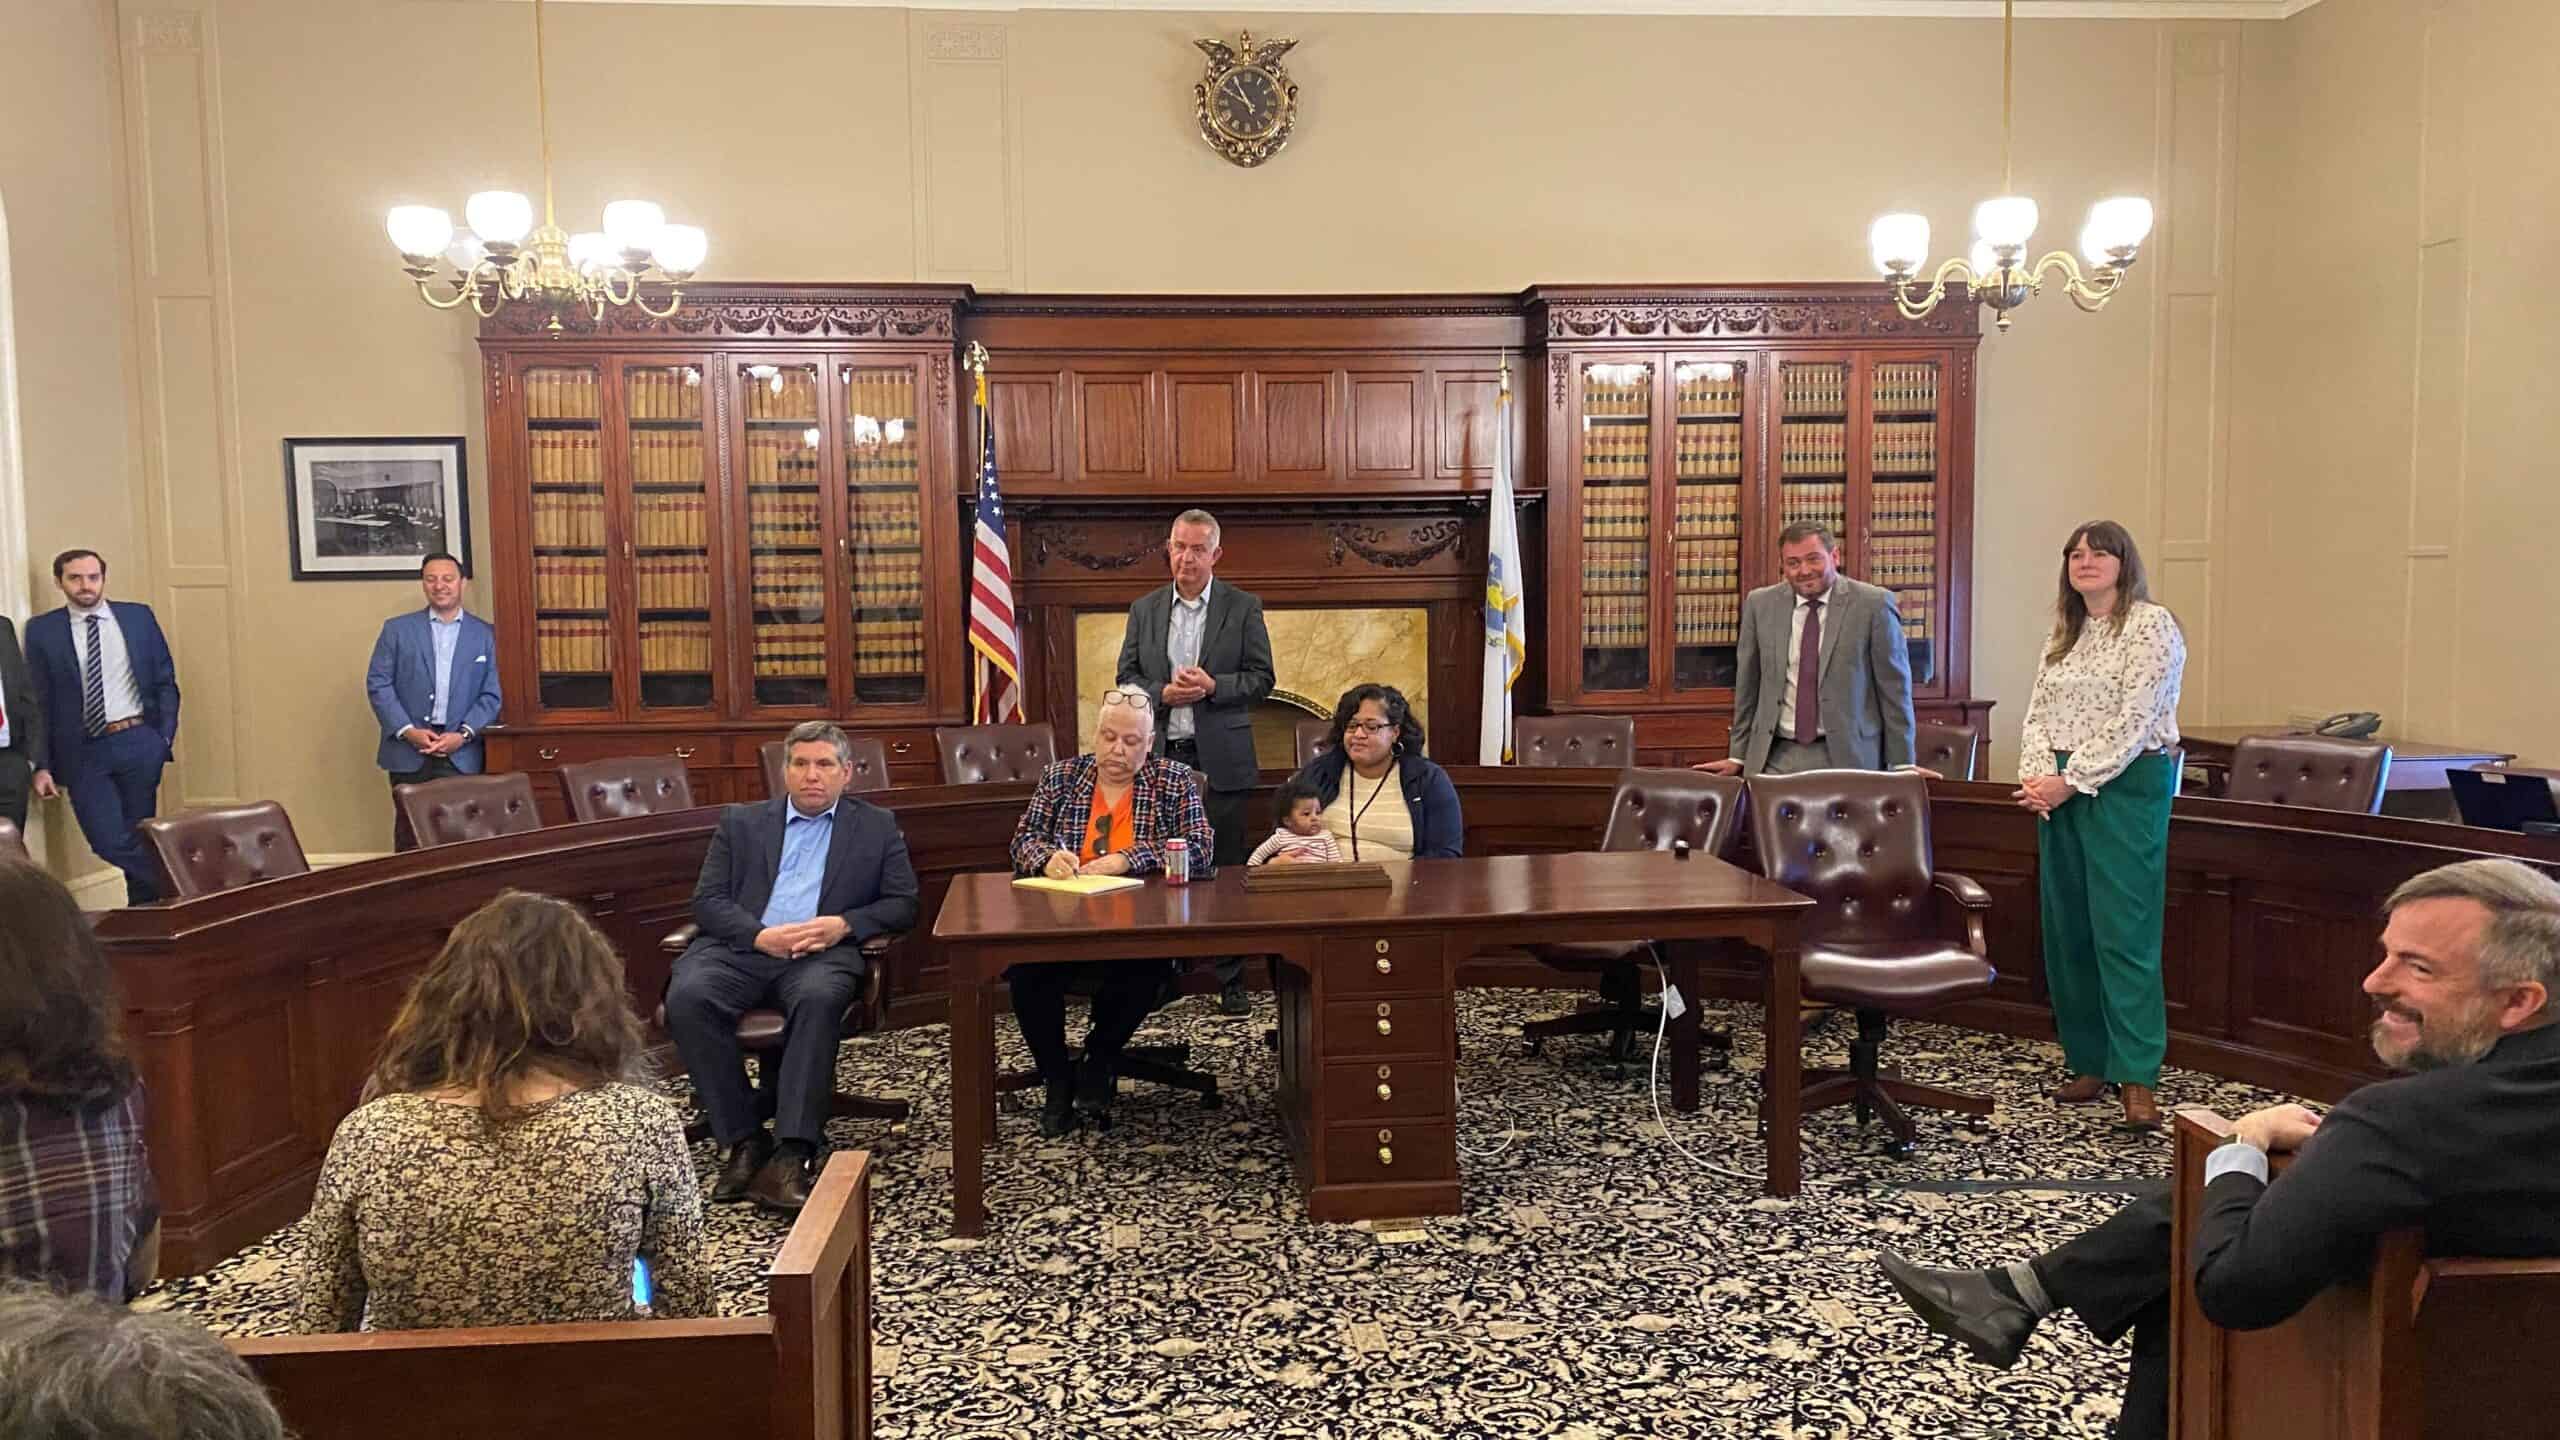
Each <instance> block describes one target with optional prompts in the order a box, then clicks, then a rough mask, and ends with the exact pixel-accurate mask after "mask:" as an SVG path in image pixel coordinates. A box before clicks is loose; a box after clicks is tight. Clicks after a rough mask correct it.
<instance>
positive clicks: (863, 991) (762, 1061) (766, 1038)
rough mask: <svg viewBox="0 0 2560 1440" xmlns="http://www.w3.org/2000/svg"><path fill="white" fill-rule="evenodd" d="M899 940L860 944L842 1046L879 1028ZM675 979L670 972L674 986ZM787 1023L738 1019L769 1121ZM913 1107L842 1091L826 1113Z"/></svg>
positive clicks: (700, 1124)
mask: <svg viewBox="0 0 2560 1440" xmlns="http://www.w3.org/2000/svg"><path fill="white" fill-rule="evenodd" d="M874 743H875V744H876V743H878V742H876V741H875V742H874ZM700 933H701V927H699V926H696V925H681V926H678V927H677V928H676V929H675V930H673V931H671V932H669V934H668V935H667V936H666V938H664V939H662V940H660V941H659V942H658V948H659V949H661V950H664V951H665V952H666V953H668V954H669V955H682V954H683V953H684V952H685V950H686V948H687V947H688V946H690V945H692V944H693V938H694V936H696V935H698V934H700ZM897 942H898V937H897V936H895V935H874V936H872V937H871V938H870V939H868V940H865V941H863V942H862V955H863V958H864V959H865V960H868V961H869V962H870V963H869V964H868V965H866V966H865V967H863V974H862V988H860V989H859V990H856V991H855V992H854V995H853V1003H852V1004H849V1005H847V1006H845V1007H844V1025H843V1028H842V1029H841V1030H840V1031H838V1032H837V1033H838V1036H839V1042H841V1041H842V1040H850V1039H852V1038H853V1037H854V1036H856V1035H861V1034H865V1033H867V1032H869V1031H872V1030H876V1029H878V1028H880V1017H881V1015H882V1014H883V1013H885V1011H886V1009H887V1006H888V1003H889V947H890V946H892V945H895V944H896V943H897ZM673 978H674V977H673V972H672V971H670V973H669V982H670V983H672V982H673ZM655 1019H656V1020H657V1024H658V1030H659V1032H660V1033H661V1034H663V1033H665V1032H666V1028H667V1002H666V997H665V996H663V995H661V996H660V997H659V999H658V1010H657V1014H656V1016H655ZM786 1024H787V1021H786V1018H785V1017H784V1015H783V1013H782V1012H781V1011H779V1010H749V1011H747V1012H746V1013H744V1014H742V1015H740V1016H739V1017H738V1031H737V1034H738V1048H739V1049H741V1050H744V1051H746V1052H747V1053H748V1054H750V1055H753V1056H755V1057H756V1113H757V1115H758V1116H759V1117H760V1118H762V1119H764V1120H768V1121H769V1120H771V1119H772V1118H773V1115H774V1109H775V1104H776V1102H777V1101H779V1100H780V1099H781V1095H780V1093H779V1092H777V1091H775V1090H774V1089H772V1088H771V1083H770V1080H769V1078H768V1077H770V1076H772V1075H774V1074H775V1073H777V1072H778V1071H779V1070H780V1069H781V1068H782V1067H781V1066H780V1065H778V1064H775V1063H773V1062H774V1060H775V1059H776V1058H777V1057H779V1056H780V1055H781V1054H782V1041H783V1031H784V1028H785V1026H786ZM914 1108H915V1107H914V1106H913V1105H911V1104H909V1103H908V1102H907V1101H904V1100H883V1099H879V1098H876V1097H874V1096H870V1095H856V1094H854V1093H852V1092H851V1091H849V1090H839V1091H837V1092H836V1093H835V1098H834V1100H833V1101H832V1102H831V1103H830V1104H829V1105H828V1107H827V1111H828V1113H829V1114H831V1115H834V1116H836V1117H837V1118H839V1119H843V1118H847V1117H851V1118H855V1119H866V1120H889V1121H900V1120H904V1119H906V1118H907V1116H908V1115H909V1114H910V1113H911V1112H912V1111H913V1110H914ZM684 1138H685V1139H687V1140H689V1141H692V1142H694V1143H696V1144H699V1143H701V1142H702V1141H704V1140H706V1139H709V1138H711V1121H710V1120H709V1119H708V1118H707V1117H706V1118H702V1119H697V1120H694V1121H691V1122H689V1123H687V1124H686V1126H685V1128H684Z"/></svg>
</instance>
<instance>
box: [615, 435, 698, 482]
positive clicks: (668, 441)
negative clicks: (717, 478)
mask: <svg viewBox="0 0 2560 1440" xmlns="http://www.w3.org/2000/svg"><path fill="white" fill-rule="evenodd" d="M702 469H703V467H702V432H701V431H699V430H634V431H632V432H631V479H632V482H633V483H634V484H639V485H699V484H701V483H702Z"/></svg>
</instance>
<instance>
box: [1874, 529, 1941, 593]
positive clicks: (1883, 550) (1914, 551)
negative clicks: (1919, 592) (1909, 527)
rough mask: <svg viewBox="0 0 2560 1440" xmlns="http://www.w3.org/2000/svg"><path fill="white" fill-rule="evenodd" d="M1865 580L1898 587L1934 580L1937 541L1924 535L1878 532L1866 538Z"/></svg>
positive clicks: (1928, 582) (1929, 582)
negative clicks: (1894, 534)
mask: <svg viewBox="0 0 2560 1440" xmlns="http://www.w3.org/2000/svg"><path fill="white" fill-rule="evenodd" d="M1867 580H1868V581H1869V583H1871V584H1876V585H1889V586H1894V587H1897V588H1898V587H1901V586H1905V585H1935V584H1937V583H1938V542H1937V540H1936V539H1935V537H1932V536H1928V535H1911V536H1901V537H1895V536H1888V535H1879V536H1877V537H1875V538H1874V539H1871V540H1869V541H1868V542H1867Z"/></svg>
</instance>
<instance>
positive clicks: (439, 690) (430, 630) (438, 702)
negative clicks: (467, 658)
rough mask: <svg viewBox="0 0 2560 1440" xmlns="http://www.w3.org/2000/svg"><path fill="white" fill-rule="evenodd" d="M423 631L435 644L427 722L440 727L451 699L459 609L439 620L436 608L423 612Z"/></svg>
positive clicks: (458, 634) (458, 638)
mask: <svg viewBox="0 0 2560 1440" xmlns="http://www.w3.org/2000/svg"><path fill="white" fill-rule="evenodd" d="M427 634H428V636H429V637H431V638H432V639H433V640H434V641H435V645H436V673H435V676H434V682H435V688H434V689H433V690H431V691H429V692H428V698H427V723H428V724H430V725H433V726H435V727H436V728H437V729H439V730H441V729H443V728H444V726H445V715H446V712H447V709H448V707H449V705H450V703H451V700H450V697H451V694H452V691H453V647H454V646H455V645H456V644H457V643H459V642H460V640H461V637H462V612H461V611H459V610H456V611H455V612H453V618H452V619H450V620H439V619H437V618H436V612H435V611H433V610H429V611H428V612H427Z"/></svg>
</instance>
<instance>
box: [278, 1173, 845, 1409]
mask: <svg viewBox="0 0 2560 1440" xmlns="http://www.w3.org/2000/svg"><path fill="white" fill-rule="evenodd" d="M765 1278H766V1290H767V1295H768V1297H769V1299H770V1302H771V1308H770V1311H769V1313H767V1314H765V1315H762V1316H759V1317H756V1318H754V1319H736V1320H628V1321H611V1322H604V1323H596V1324H578V1325H506V1326H491V1327H486V1328H480V1329H468V1330H394V1331H380V1332H370V1333H363V1334H354V1335H297V1336H290V1337H282V1338H276V1339H259V1340H235V1341H233V1342H232V1343H231V1348H232V1349H233V1350H234V1351H235V1352H237V1353H238V1354H239V1356H240V1357H241V1358H242V1359H243V1360H245V1361H247V1362H248V1364H249V1368H250V1369H251V1370H253V1371H255V1372H256V1373H257V1376H258V1378H259V1380H261V1381H262V1382H264V1383H265V1385H266V1387H267V1391H268V1393H269V1394H270V1395H271V1396H273V1397H274V1399H275V1402H276V1408H277V1409H278V1410H280V1411H282V1412H283V1414H284V1420H285V1424H286V1425H287V1426H288V1427H289V1428H290V1429H291V1430H292V1432H293V1433H294V1434H295V1435H296V1436H298V1437H300V1440H455V1437H460V1436H479V1435H540V1436H544V1437H547V1440H576V1437H584V1436H596V1437H599V1440H604V1437H610V1440H712V1437H716V1436H728V1435H756V1436H767V1435H770V1436H775V1437H778V1440H866V1437H868V1436H869V1435H870V1434H871V1157H870V1155H869V1154H868V1153H864V1152H838V1153H837V1154H836V1155H835V1156H833V1157H832V1158H830V1159H829V1160H828V1161H827V1167H826V1170H825V1171H824V1173H822V1174H821V1175H820V1176H819V1177H818V1184H817V1187H816V1189H815V1190H814V1191H813V1192H812V1193H811V1194H810V1196H809V1203H808V1206H807V1207H806V1208H805V1209H803V1210H802V1211H801V1212H800V1218H799V1219H798V1220H797V1221H796V1222H794V1223H793V1225H792V1227H791V1234H790V1236H789V1237H788V1238H787V1239H785V1240H784V1241H783V1244H782V1252H781V1253H780V1254H779V1255H776V1256H775V1257H774V1261H773V1265H772V1268H770V1269H768V1270H767V1271H766V1272H765Z"/></svg>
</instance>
